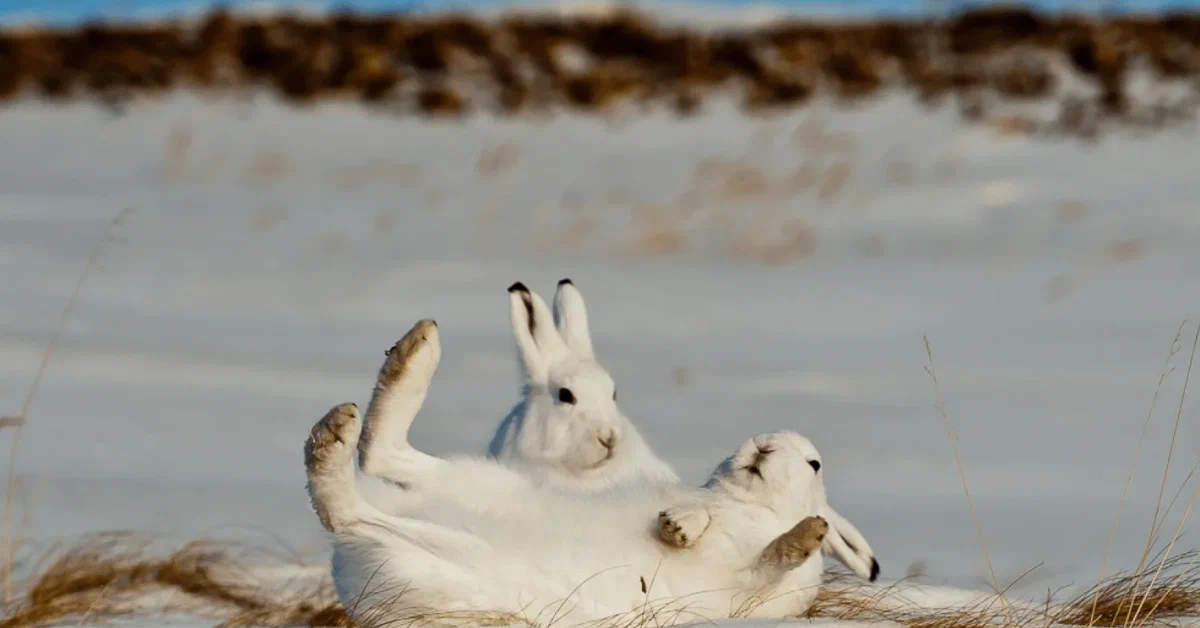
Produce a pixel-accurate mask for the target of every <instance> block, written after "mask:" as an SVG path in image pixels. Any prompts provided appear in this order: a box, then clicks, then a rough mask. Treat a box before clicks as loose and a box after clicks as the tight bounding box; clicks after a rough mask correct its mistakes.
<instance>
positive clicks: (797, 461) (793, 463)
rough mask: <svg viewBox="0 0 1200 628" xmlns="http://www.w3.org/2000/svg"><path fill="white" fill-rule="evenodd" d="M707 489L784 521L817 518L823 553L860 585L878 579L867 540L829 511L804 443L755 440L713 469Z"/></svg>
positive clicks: (799, 439)
mask: <svg viewBox="0 0 1200 628" xmlns="http://www.w3.org/2000/svg"><path fill="white" fill-rule="evenodd" d="M707 486H709V487H711V488H715V489H717V490H720V491H723V492H725V493H727V494H729V495H731V496H733V497H734V498H736V499H740V500H743V501H746V502H751V503H756V504H761V505H764V506H767V507H769V508H771V509H772V510H774V511H775V512H777V513H779V514H780V515H781V516H784V517H790V518H794V519H796V520H799V519H801V518H803V517H806V516H809V515H819V516H821V517H823V518H824V519H825V521H826V522H827V523H828V524H829V533H828V534H826V535H825V540H824V542H823V543H822V544H821V547H822V549H823V550H824V552H825V553H826V554H832V555H834V556H835V557H837V559H838V560H839V561H841V562H842V564H843V565H846V566H847V567H849V568H850V570H851V571H853V572H854V573H855V574H857V575H858V576H860V577H862V578H864V579H866V580H870V581H872V582H874V581H875V579H876V578H877V577H878V576H879V561H878V560H876V559H875V552H874V551H872V550H871V546H870V545H869V544H868V543H867V539H866V538H865V537H863V535H862V533H861V532H859V531H858V528H856V527H855V526H854V524H853V523H851V522H850V520H849V519H846V518H845V517H844V516H842V515H841V514H840V513H838V512H837V511H836V510H834V509H833V507H832V506H830V505H829V502H828V501H827V499H826V494H825V478H824V466H823V464H822V462H821V454H820V453H819V452H817V448H816V446H814V445H813V444H812V442H811V441H809V440H808V439H807V438H805V437H803V436H801V435H799V434H797V433H795V432H792V431H789V430H783V431H779V432H774V433H771V434H763V435H760V436H755V437H754V438H751V439H749V440H747V441H746V442H744V443H742V445H741V447H739V448H738V450H737V451H736V452H735V453H734V454H733V455H732V456H730V457H728V458H726V459H725V460H723V461H721V464H719V465H717V468H716V470H714V471H713V474H712V476H711V478H710V479H709V481H708V484H707Z"/></svg>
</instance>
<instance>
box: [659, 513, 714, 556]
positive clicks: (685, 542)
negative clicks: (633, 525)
mask: <svg viewBox="0 0 1200 628" xmlns="http://www.w3.org/2000/svg"><path fill="white" fill-rule="evenodd" d="M711 521H712V520H711V518H710V517H709V515H708V511H707V510H705V509H704V507H703V506H700V505H696V504H689V505H684V506H672V507H670V508H667V509H666V510H664V511H662V512H660V513H658V534H659V536H660V537H662V540H663V541H665V542H666V543H667V544H668V545H672V546H674V547H678V548H687V547H691V546H693V545H695V544H696V541H697V540H699V539H700V535H702V534H704V531H705V530H707V529H708V525H709V523H711Z"/></svg>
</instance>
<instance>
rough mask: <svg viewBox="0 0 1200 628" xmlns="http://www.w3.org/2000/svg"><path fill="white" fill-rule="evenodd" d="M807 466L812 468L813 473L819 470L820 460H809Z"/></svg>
mask: <svg viewBox="0 0 1200 628" xmlns="http://www.w3.org/2000/svg"><path fill="white" fill-rule="evenodd" d="M808 466H810V467H812V468H813V473H816V472H817V471H820V470H821V461H820V460H809V461H808Z"/></svg>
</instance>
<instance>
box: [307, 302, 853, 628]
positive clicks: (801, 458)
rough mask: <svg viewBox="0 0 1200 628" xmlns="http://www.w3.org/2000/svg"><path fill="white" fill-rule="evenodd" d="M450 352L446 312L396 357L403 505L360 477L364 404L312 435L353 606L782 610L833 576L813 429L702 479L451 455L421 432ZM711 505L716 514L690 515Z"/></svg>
mask: <svg viewBox="0 0 1200 628" xmlns="http://www.w3.org/2000/svg"><path fill="white" fill-rule="evenodd" d="M439 353H440V348H439V344H438V331H437V326H436V324H434V323H433V322H432V321H421V322H419V323H417V325H416V326H414V327H413V329H412V330H411V331H410V332H409V333H408V335H406V336H405V338H404V339H403V340H401V341H400V342H399V343H397V345H396V347H394V348H393V351H392V352H391V355H389V357H388V362H389V363H390V364H392V367H391V370H390V372H391V375H392V377H391V378H390V386H391V390H392V394H393V398H394V400H395V401H396V402H397V403H401V402H402V403H403V407H404V409H405V410H406V411H407V413H406V415H404V416H407V417H408V420H407V421H399V422H395V423H392V422H383V423H380V424H377V425H376V426H375V428H374V429H376V430H377V431H376V434H377V435H378V434H379V433H380V432H379V431H378V430H380V429H382V430H383V431H384V432H387V433H388V435H389V437H390V438H389V440H391V442H392V444H393V446H392V447H390V448H379V449H378V450H376V452H375V454H376V455H380V456H386V462H387V464H386V465H385V466H386V467H387V470H388V474H389V478H390V479H391V480H393V481H395V482H396V483H397V484H398V485H400V486H401V487H403V489H402V490H400V491H397V492H398V493H400V494H402V495H403V496H404V499H405V503H404V504H403V508H401V509H400V510H401V511H402V512H403V516H391V515H388V514H385V513H382V512H379V511H378V510H376V509H375V508H373V507H372V506H370V505H369V504H367V503H366V502H365V501H363V500H362V499H361V497H360V496H359V495H358V493H357V491H356V489H355V478H354V466H353V449H354V447H355V444H356V440H357V437H358V434H359V432H360V429H362V428H361V425H360V419H359V415H358V410H357V408H356V407H355V406H353V405H352V404H346V405H342V406H338V407H336V408H334V409H333V410H331V411H330V412H329V414H327V415H326V416H325V417H324V418H323V419H322V420H321V421H320V422H318V423H317V425H316V426H314V428H313V432H312V435H311V437H310V438H309V441H308V442H307V443H306V447H305V464H306V467H307V471H308V478H309V483H308V489H309V494H310V497H311V499H312V503H313V508H314V510H315V511H316V513H317V515H318V517H319V518H320V520H321V522H322V524H323V525H324V526H325V528H326V529H328V530H330V531H331V532H334V533H335V534H336V542H335V555H334V579H335V582H336V585H337V589H338V594H339V596H340V597H341V598H342V601H343V603H344V604H345V606H346V607H347V608H348V609H351V614H352V616H353V617H354V619H356V620H357V621H361V620H363V619H366V618H369V617H372V616H376V614H377V613H381V612H382V613H397V614H398V613H405V612H408V613H414V612H415V613H422V612H424V613H428V612H440V613H447V612H451V613H453V612H459V613H461V612H491V613H501V614H504V615H506V616H509V617H514V616H525V617H529V616H530V614H533V615H536V614H537V613H539V612H540V611H542V610H543V609H549V611H548V612H557V616H558V618H559V619H568V618H569V619H573V620H581V621H586V620H595V619H603V618H606V617H612V616H614V615H623V614H626V613H629V612H644V611H645V610H646V608H645V607H646V606H647V605H648V606H650V607H654V608H657V609H658V610H659V611H661V610H662V609H661V608H659V607H661V606H663V605H664V604H665V605H666V606H668V607H672V608H682V607H686V612H684V613H674V617H676V618H677V619H676V620H670V621H668V619H669V618H668V619H664V618H662V617H660V621H666V622H667V623H673V621H694V620H695V619H696V617H697V616H701V617H710V618H716V617H722V616H728V615H729V614H730V613H731V612H737V611H738V609H742V612H743V614H747V615H750V616H763V617H782V616H785V615H794V614H797V613H800V612H803V611H804V610H805V609H807V608H808V606H809V605H810V604H811V602H812V600H813V598H814V597H815V595H816V593H817V588H818V586H819V584H820V581H821V572H822V565H821V557H820V552H819V551H818V549H819V547H820V546H821V543H822V541H823V540H824V539H825V538H826V537H827V536H828V535H827V534H826V531H827V530H828V531H830V532H832V531H834V530H829V527H830V526H829V523H828V522H827V521H826V520H825V519H823V518H821V517H820V516H814V515H820V514H821V513H822V512H824V511H826V510H827V509H828V505H827V504H825V501H824V500H825V490H824V484H823V480H822V478H821V474H820V455H819V454H818V452H817V451H816V449H815V447H813V446H812V444H811V443H810V442H809V441H808V440H807V439H805V438H804V437H802V436H800V435H799V434H796V433H794V432H788V431H783V432H776V433H774V434H767V435H763V436H759V437H756V438H754V439H751V440H749V441H747V442H746V443H744V444H743V445H742V446H741V447H740V448H739V449H738V451H737V452H736V453H735V454H734V455H732V456H730V457H729V458H728V459H726V460H725V461H724V462H722V463H721V464H720V465H719V466H718V467H717V469H716V470H715V471H714V473H713V475H712V477H711V479H710V480H709V481H708V482H707V483H706V484H705V485H704V486H703V487H701V488H699V489H689V488H685V487H682V486H680V485H678V484H676V483H669V482H640V483H624V484H620V485H615V486H613V487H612V488H611V489H610V490H608V491H603V492H580V491H576V490H569V489H563V488H561V487H555V486H553V485H546V484H544V483H541V482H539V481H538V480H537V479H536V478H533V477H531V476H529V475H528V474H525V473H522V472H520V471H518V470H516V469H513V468H511V467H509V466H506V465H504V464H502V463H499V462H497V461H495V460H492V459H487V458H479V457H470V456H462V457H454V458H448V459H441V458H436V457H433V456H429V455H427V454H424V453H422V452H419V451H417V450H416V449H414V448H413V447H412V446H411V445H410V444H408V439H407V434H408V428H409V426H410V424H411V420H412V417H413V416H415V414H416V411H417V410H419V408H420V405H421V402H422V400H423V398H424V394H425V391H426V390H427V388H428V385H429V383H430V381H431V379H432V377H433V374H434V372H435V371H436V369H437V364H438V361H439ZM391 416H392V417H393V418H394V417H396V416H399V415H397V414H392V415H391ZM659 513H663V514H659ZM672 513H679V514H686V515H687V516H686V517H681V518H680V519H679V520H676V519H675V518H674V515H673V514H672ZM697 513H703V517H700V516H699V515H698V514H697ZM701 519H703V527H702V528H701V529H697V530H692V529H690V528H689V526H692V525H693V524H694V523H696V522H698V521H700V520H701ZM797 522H799V523H797ZM833 527H835V528H836V523H835V524H833ZM685 530H686V531H687V532H684V531H685ZM663 538H666V539H669V540H671V541H672V544H668V543H663V542H662V539H663ZM402 590H403V591H405V593H404V594H403V595H401V596H399V597H398V598H397V597H396V596H397V594H399V593H400V592H401V591H402ZM673 601H674V602H673ZM563 602H566V604H561V603H563ZM441 617H442V619H445V620H447V621H450V620H451V619H452V618H451V617H448V616H445V615H442V616H441ZM459 618H463V616H462V615H459ZM476 620H477V618H476ZM466 621H470V620H469V619H467V620H466Z"/></svg>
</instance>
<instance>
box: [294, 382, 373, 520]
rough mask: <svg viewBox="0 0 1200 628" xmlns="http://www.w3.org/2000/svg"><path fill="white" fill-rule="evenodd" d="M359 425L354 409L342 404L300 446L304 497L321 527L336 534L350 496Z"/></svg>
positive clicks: (314, 426) (350, 500)
mask: <svg viewBox="0 0 1200 628" xmlns="http://www.w3.org/2000/svg"><path fill="white" fill-rule="evenodd" d="M361 429H362V421H361V419H360V418H359V415H358V406H356V405H354V404H352V403H343V404H341V405H338V406H335V407H334V408H333V409H332V410H330V411H329V412H327V413H325V416H323V417H321V420H320V421H317V423H316V424H315V425H313V427H312V431H311V432H310V433H309V435H308V440H306V441H305V442H304V470H305V472H306V474H307V475H308V487H307V488H308V496H309V500H310V501H311V502H312V507H313V511H315V512H316V514H317V518H318V519H320V521H321V525H322V526H324V527H325V529H326V530H329V531H330V532H337V531H339V530H340V529H341V528H342V526H343V524H344V518H345V513H346V512H348V511H349V508H350V506H349V504H350V503H352V498H350V497H349V496H351V495H353V493H354V447H355V445H356V444H357V441H358V434H359V431H360V430H361Z"/></svg>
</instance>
